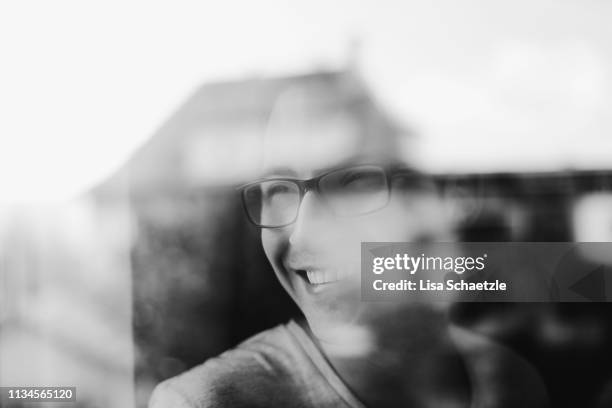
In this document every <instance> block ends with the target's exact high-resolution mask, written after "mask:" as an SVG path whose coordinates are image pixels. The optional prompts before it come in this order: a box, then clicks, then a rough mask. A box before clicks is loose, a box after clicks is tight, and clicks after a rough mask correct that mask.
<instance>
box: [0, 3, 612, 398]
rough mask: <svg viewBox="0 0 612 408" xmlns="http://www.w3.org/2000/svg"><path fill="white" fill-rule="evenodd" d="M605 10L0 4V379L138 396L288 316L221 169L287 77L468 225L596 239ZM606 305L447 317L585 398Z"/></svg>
mask: <svg viewBox="0 0 612 408" xmlns="http://www.w3.org/2000/svg"><path fill="white" fill-rule="evenodd" d="M611 15H612V4H611V3H608V2H604V1H595V0H593V1H578V0H572V1H570V0H563V1H549V0H536V1H533V0H531V1H522V0H520V1H513V2H506V3H500V2H495V3H492V2H487V1H484V0H480V1H475V0H469V1H463V2H453V1H450V0H443V1H439V2H435V3H434V2H425V1H417V2H399V1H395V2H391V1H380V0H379V1H362V2H359V3H355V2H346V1H337V2H333V3H330V2H323V1H307V2H306V1H303V2H302V1H293V2H281V1H266V2H257V3H253V2H234V1H226V2H222V3H220V2H201V1H200V2H195V1H173V2H170V1H153V2H139V1H128V2H126V1H123V2H118V1H106V2H103V3H102V2H83V1H80V2H77V1H57V2H43V1H28V0H25V1H21V2H18V3H17V2H2V3H0V52H1V53H2V64H1V65H0V112H2V114H1V115H0V385H2V386H8V385H76V386H77V389H78V391H77V393H78V394H77V395H78V399H79V402H78V404H76V406H79V407H92V408H93V407H117V408H121V407H133V406H137V407H144V406H146V401H147V399H148V397H149V395H150V392H151V391H152V389H153V387H154V386H155V385H156V384H157V383H158V382H159V381H161V380H162V379H165V378H168V377H170V376H173V375H176V374H178V373H180V372H182V371H184V370H186V369H188V368H189V367H192V366H194V365H196V364H199V363H200V362H202V361H204V360H205V359H206V358H208V357H211V356H213V355H216V354H218V353H219V352H221V351H223V350H225V349H227V348H229V347H231V346H233V345H235V344H236V343H237V342H239V341H240V340H242V339H244V338H246V337H247V336H249V335H251V334H253V333H255V332H258V331H261V330H263V329H265V328H268V327H271V326H273V325H275V324H278V323H281V322H283V321H286V320H287V319H288V318H289V317H291V316H294V315H296V313H297V311H296V309H295V307H294V305H293V304H292V303H291V301H290V299H289V298H288V296H287V295H286V294H285V293H284V292H283V291H282V289H281V287H280V285H279V284H278V283H277V282H276V280H275V277H274V275H273V273H272V271H271V270H270V268H269V266H268V264H267V261H266V260H265V257H264V255H263V253H262V250H261V248H260V243H259V240H258V231H256V230H255V229H254V228H253V227H251V226H250V225H248V223H247V222H246V219H245V218H244V216H243V215H242V209H241V207H240V203H239V201H238V199H237V197H236V192H235V189H234V187H235V186H236V185H238V184H240V183H242V182H244V181H246V180H249V179H250V178H251V177H252V176H253V174H254V173H255V172H256V171H257V169H258V166H259V164H260V163H259V160H260V159H261V145H262V144H261V141H262V137H263V135H264V134H265V132H266V127H267V124H268V119H269V117H270V115H271V114H272V113H273V111H274V108H275V106H276V104H277V102H278V100H279V98H282V96H283V95H284V94H286V92H288V91H291V90H295V89H299V90H300V92H302V94H303V97H304V98H305V99H306V100H309V101H310V102H309V103H312V104H317V103H320V101H321V100H326V99H334V98H336V99H341V100H343V101H345V103H346V105H347V106H348V107H349V110H348V111H349V115H348V119H347V120H348V121H349V122H350V125H351V127H352V128H353V129H358V131H359V132H360V133H362V134H363V137H365V138H366V139H364V140H369V141H370V142H372V143H377V144H384V145H385V146H388V147H389V148H392V149H394V150H395V151H399V152H401V155H402V156H403V157H405V158H406V160H408V161H410V162H411V163H414V165H415V166H418V167H420V168H421V169H423V170H425V171H427V172H429V173H431V174H432V175H434V177H435V178H436V179H437V180H438V181H439V183H440V184H441V185H443V186H444V187H445V191H451V192H452V194H453V197H455V199H456V200H462V201H463V202H464V204H466V205H464V206H463V208H469V211H468V212H467V213H466V214H462V217H463V218H462V224H461V227H460V229H459V231H458V234H459V236H460V237H461V238H462V239H463V240H466V241H577V242H582V241H597V242H602V241H603V242H607V241H612V136H611V135H612V115H611V113H612V112H611V108H610V107H611V106H612V26H611V25H610V24H609V23H608V21H609V16H611ZM296 126H297V125H296ZM302 133H303V134H304V137H311V138H312V140H313V143H318V140H320V138H321V137H332V138H333V137H334V135H317V134H316V132H311V131H310V129H302ZM317 137H318V138H319V139H317ZM370 139H371V140H370ZM288 154H290V152H289V151H288ZM293 154H295V152H293ZM588 261H589V260H588V259H586V260H585V262H588ZM609 309H610V308H609V307H608V305H607V304H603V303H602V304H580V305H572V306H571V307H570V306H569V305H557V306H555V307H554V308H553V307H552V306H546V305H544V306H543V305H504V304H500V305H493V306H491V305H489V306H487V308H486V310H485V309H484V308H483V307H481V306H479V305H468V306H466V307H465V308H464V309H462V310H458V311H457V313H456V319H457V321H458V322H460V323H461V324H464V325H466V326H469V327H472V328H474V329H475V330H479V331H481V332H483V333H486V334H488V335H491V336H494V337H496V338H498V339H499V340H500V341H504V342H506V343H507V344H509V345H511V346H512V347H514V348H515V349H517V350H520V351H521V353H522V354H523V355H524V356H526V357H528V358H529V359H530V361H531V362H532V363H533V364H534V366H536V367H537V368H538V369H539V371H540V372H541V373H542V375H543V377H544V378H545V379H546V382H547V384H548V385H549V386H550V389H551V390H554V391H552V392H551V394H552V397H551V398H552V400H553V402H559V401H565V402H566V403H574V402H575V403H576V405H574V406H589V403H590V402H593V403H597V402H598V401H599V403H601V401H603V400H604V399H605V398H610V396H611V395H612V388H610V387H608V388H607V390H608V391H606V383H607V382H608V378H609V376H608V374H609V372H608V370H609V369H608V368H607V367H610V362H612V361H611V358H610V355H611V354H612V353H611V352H610V350H608V348H607V347H606V346H605V344H606V342H609V340H610V328H609V327H608V325H607V324H606V323H605V322H607V321H608V320H610V319H609V318H610V317H612V310H609ZM534 316H536V317H534ZM570 355H571V356H572V357H571V358H570ZM577 373H580V375H581V376H582V378H583V381H576V380H575V375H576V374H577ZM572 379H573V381H572ZM584 395H589V396H590V397H589V398H590V400H589V401H586V400H585V399H584V398H585V397H584ZM606 395H607V397H606ZM607 401H609V400H607ZM581 404H582V405H581ZM555 406H561V404H560V403H559V404H558V405H555ZM602 406H604V405H602Z"/></svg>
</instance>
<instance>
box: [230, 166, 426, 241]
mask: <svg viewBox="0 0 612 408" xmlns="http://www.w3.org/2000/svg"><path fill="white" fill-rule="evenodd" d="M362 167H374V168H376V169H378V170H381V171H382V172H383V173H384V175H385V186H386V188H387V195H386V198H385V203H384V204H382V205H380V206H378V207H376V208H375V209H372V210H370V211H366V212H361V213H357V214H353V215H341V214H336V215H338V216H339V217H352V216H358V215H365V214H370V213H373V212H375V211H378V210H380V209H382V208H385V207H386V206H387V205H388V204H389V201H390V198H391V186H392V179H393V177H395V176H398V175H401V174H402V173H403V174H409V175H413V176H421V177H422V176H423V174H421V173H419V172H417V171H414V170H412V169H406V168H405V167H398V166H394V165H392V166H381V165H379V164H368V163H364V164H356V165H353V166H345V167H339V168H335V169H331V170H329V171H326V172H324V173H321V174H319V175H317V176H316V177H313V178H310V179H307V180H304V179H298V178H295V177H262V178H259V179H257V180H254V181H251V182H248V183H246V184H243V185H241V186H239V187H237V188H236V189H237V190H239V191H240V197H241V201H242V206H243V208H244V212H245V213H246V217H247V219H248V220H249V222H250V223H251V224H253V225H255V226H256V227H258V228H271V229H276V228H284V227H287V226H289V225H291V224H294V223H295V222H296V220H297V218H298V216H299V214H300V206H301V205H302V200H303V199H304V196H305V195H306V193H308V192H309V191H312V192H314V193H315V194H317V196H318V197H319V198H320V199H321V200H322V201H323V202H324V203H325V204H326V205H327V206H328V208H329V209H330V210H331V211H334V210H333V208H331V206H330V205H329V203H327V202H326V201H327V200H326V199H325V195H324V194H322V193H321V189H320V182H321V179H323V178H324V177H326V176H328V175H330V174H332V173H335V172H338V171H342V170H349V169H352V168H355V169H357V168H362ZM265 181H287V182H291V183H294V184H295V185H297V186H298V192H299V199H298V208H297V211H296V212H295V217H294V218H293V219H292V220H291V221H290V222H287V223H285V224H282V225H274V226H268V225H263V224H259V223H257V222H255V220H253V218H252V217H251V214H250V212H249V209H248V205H247V199H246V191H247V189H248V188H249V187H251V186H253V185H256V184H259V183H262V182H265ZM334 213H335V212H334Z"/></svg>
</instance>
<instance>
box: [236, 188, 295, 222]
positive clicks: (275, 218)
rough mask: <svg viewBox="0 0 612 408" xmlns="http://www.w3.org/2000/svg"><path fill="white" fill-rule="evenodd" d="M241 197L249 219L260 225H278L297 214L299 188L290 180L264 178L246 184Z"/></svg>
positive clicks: (291, 220) (292, 218) (290, 220)
mask: <svg viewBox="0 0 612 408" xmlns="http://www.w3.org/2000/svg"><path fill="white" fill-rule="evenodd" d="M243 198H244V204H245V208H246V210H247V213H248V215H249V218H250V219H251V221H253V222H254V223H255V224H257V225H259V226H261V227H280V226H283V225H287V224H290V223H292V222H293V220H294V219H295V217H296V216H297V212H298V208H299V205H300V189H299V187H298V185H297V184H296V183H294V182H291V181H287V180H265V181H262V182H259V183H257V184H252V185H250V186H248V187H247V188H246V189H245V190H244V192H243Z"/></svg>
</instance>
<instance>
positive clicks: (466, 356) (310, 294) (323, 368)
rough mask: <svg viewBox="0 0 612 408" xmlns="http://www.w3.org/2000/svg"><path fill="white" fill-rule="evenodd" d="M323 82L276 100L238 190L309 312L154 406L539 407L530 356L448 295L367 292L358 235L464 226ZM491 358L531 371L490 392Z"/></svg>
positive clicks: (174, 383)
mask: <svg viewBox="0 0 612 408" xmlns="http://www.w3.org/2000/svg"><path fill="white" fill-rule="evenodd" d="M326 92H327V91H326V90H324V89H320V90H315V91H314V92H313V91H312V89H310V88H309V89H307V90H304V89H298V90H290V91H288V92H286V93H285V94H283V95H282V96H281V97H279V101H278V103H277V106H276V107H275V109H274V110H273V115H272V117H271V119H270V124H269V126H268V132H267V135H266V138H265V140H264V142H263V143H262V146H263V149H262V152H263V154H262V156H263V157H264V169H265V170H264V175H263V176H262V177H261V178H258V179H256V180H254V181H252V182H250V183H248V184H246V185H245V186H243V187H242V189H241V194H242V200H243V203H244V207H245V210H246V213H247V216H248V218H249V220H250V221H251V222H252V223H253V224H255V225H256V226H257V227H259V228H260V229H261V240H262V245H263V248H264V251H265V253H266V256H267V258H268V260H269V262H270V264H271V266H272V268H273V270H274V272H275V274H276V276H277V278H278V279H279V281H280V283H281V284H282V286H283V287H284V289H285V290H286V291H287V293H288V294H289V295H290V296H291V297H292V298H293V300H294V301H295V302H296V304H297V305H298V306H299V308H300V309H301V311H302V312H303V314H304V318H305V319H303V320H300V321H290V322H289V323H287V324H284V325H280V326H277V327H275V328H272V329H270V330H267V331H265V332H263V333H260V334H258V335H256V336H254V337H252V338H250V339H248V340H246V341H245V342H243V343H241V344H240V345H238V346H237V347H236V348H235V349H232V350H229V351H227V352H225V353H223V354H221V355H220V356H218V357H216V358H213V359H210V360H208V361H206V362H204V363H203V364H202V365H200V366H197V367H195V368H193V369H191V370H189V371H188V372H186V373H183V374H181V375H179V376H178V377H175V378H173V379H170V380H168V381H165V382H163V383H162V384H160V385H159V386H158V387H157V388H156V389H155V391H154V394H153V396H152V397H151V402H150V408H170V407H172V408H195V407H226V406H227V407H364V406H371V407H378V406H381V407H384V406H402V407H403V406H411V407H441V406H444V407H469V406H534V407H535V406H543V404H542V401H543V400H544V397H542V395H541V393H540V389H539V382H538V378H537V376H536V375H535V374H534V373H533V372H532V371H531V370H530V368H529V367H528V366H527V364H526V363H524V362H523V361H522V360H521V359H519V358H517V357H516V356H514V355H512V353H510V352H509V351H507V350H505V349H503V348H501V347H496V346H493V345H491V344H490V343H488V342H486V341H485V340H483V339H480V338H478V337H476V336H474V335H471V334H470V333H467V332H465V331H462V330H459V329H457V328H453V327H452V325H450V324H449V321H448V306H449V304H448V303H444V302H427V301H420V302H414V301H410V300H407V301H406V302H403V303H397V302H394V303H391V302H388V303H385V302H382V303H377V302H362V301H361V290H360V248H361V242H367V241H379V242H380V241H397V242H424V243H425V242H436V241H450V240H452V238H453V227H454V225H453V222H452V221H451V218H450V212H449V211H448V202H447V201H446V200H444V199H443V197H442V196H441V195H440V194H439V192H438V191H437V190H436V189H435V188H433V186H432V184H431V183H430V182H428V180H427V178H426V177H424V176H422V175H420V174H419V173H418V172H416V171H414V170H413V169H411V168H410V167H409V166H406V165H405V164H404V163H403V162H402V157H401V154H398V150H397V149H394V148H390V147H389V146H390V145H388V144H385V143H384V142H383V141H380V140H379V141H378V142H377V141H376V135H372V134H371V133H369V132H363V130H364V128H365V129H370V130H371V128H368V127H367V126H361V125H360V126H355V123H354V121H351V120H350V115H351V113H354V110H355V104H354V103H353V102H354V100H355V95H354V94H351V95H350V97H349V99H350V101H347V100H346V99H343V98H339V99H336V100H333V99H332V101H331V102H330V98H329V97H328V96H329V95H328V94H327V93H326ZM357 100H360V101H362V99H360V98H357ZM362 102H363V101H362ZM305 129H307V130H308V131H309V132H305V131H304V130H305ZM305 133H306V134H305ZM307 133H316V134H318V135H321V134H323V135H327V136H329V137H326V138H321V139H317V140H316V142H313V140H312V138H309V137H308V134H307ZM331 136H333V137H331ZM381 146H382V147H381ZM485 355H486V359H490V358H492V359H493V360H491V361H496V362H502V361H503V362H511V363H510V364H505V366H506V367H510V369H509V370H507V371H506V372H505V374H504V375H507V376H519V377H520V378H521V379H522V380H524V381H515V382H514V383H513V385H514V389H513V393H512V395H510V394H504V392H503V390H498V389H493V387H495V386H497V385H498V384H499V378H500V375H501V374H500V373H499V372H496V371H495V370H494V369H493V368H492V367H491V365H490V364H488V360H486V361H485V359H484V358H483V356H485ZM495 379H496V380H495ZM496 381H497V382H496ZM534 384H535V385H536V386H535V388H534ZM500 395H502V396H503V398H504V401H505V402H506V404H507V405H502V404H501V403H500V402H499V401H496V400H495V398H497V397H499V396H500ZM534 401H535V402H534ZM479 404H480V405H479ZM484 404H486V405H484Z"/></svg>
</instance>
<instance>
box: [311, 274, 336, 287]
mask: <svg viewBox="0 0 612 408" xmlns="http://www.w3.org/2000/svg"><path fill="white" fill-rule="evenodd" d="M306 276H308V282H310V283H311V284H314V285H320V284H322V283H329V282H335V281H337V280H338V274H337V273H336V272H335V271H306Z"/></svg>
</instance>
